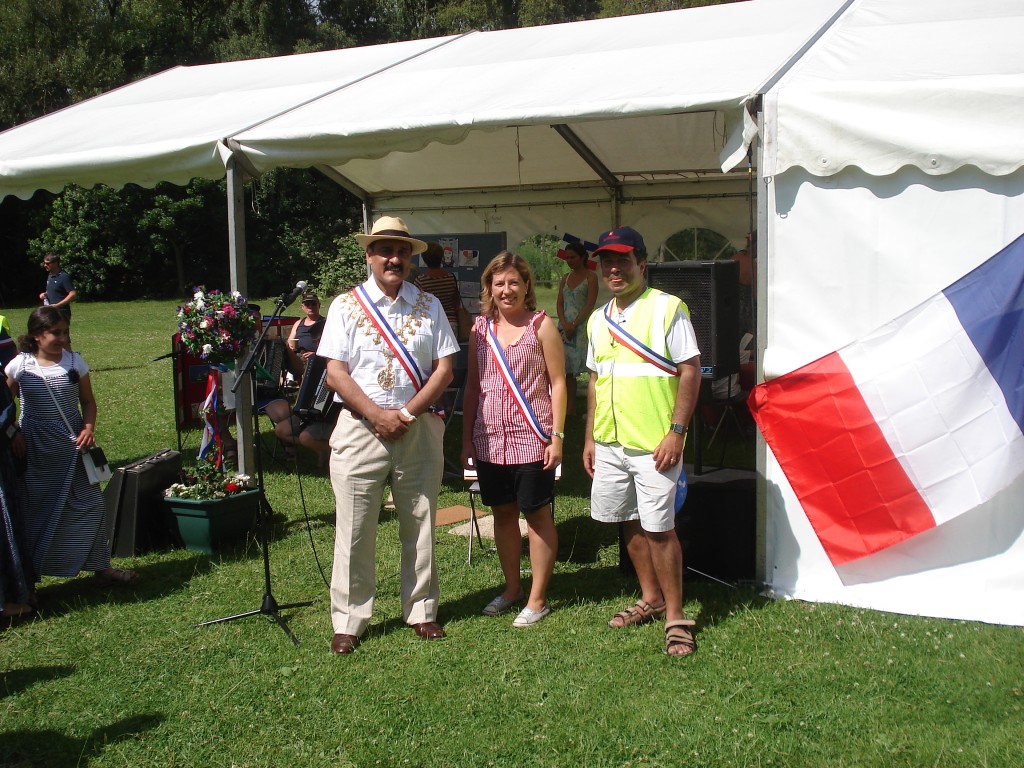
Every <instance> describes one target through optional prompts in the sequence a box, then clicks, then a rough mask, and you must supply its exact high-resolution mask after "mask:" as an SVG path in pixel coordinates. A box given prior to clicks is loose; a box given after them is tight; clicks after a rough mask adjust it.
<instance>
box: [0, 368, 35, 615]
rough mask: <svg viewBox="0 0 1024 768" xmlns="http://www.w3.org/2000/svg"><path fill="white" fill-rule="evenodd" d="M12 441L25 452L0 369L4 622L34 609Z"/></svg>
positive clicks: (0, 596) (0, 611) (0, 606)
mask: <svg viewBox="0 0 1024 768" xmlns="http://www.w3.org/2000/svg"><path fill="white" fill-rule="evenodd" d="M15 444H17V446H18V449H17V450H18V452H19V453H20V454H21V455H22V456H24V453H25V438H24V437H23V436H22V434H21V430H20V429H18V423H17V419H16V413H15V407H14V398H13V397H11V392H10V389H9V388H8V387H7V376H6V374H5V373H4V372H3V371H0V619H2V621H3V622H4V623H5V624H6V623H10V622H13V621H16V620H19V619H24V618H26V617H29V616H32V615H33V614H34V613H35V594H34V591H33V589H32V575H31V573H30V572H29V568H28V566H27V564H26V563H25V560H24V558H23V557H22V555H21V552H22V550H23V549H24V545H23V543H22V540H21V527H22V526H21V512H20V504H19V498H18V497H19V494H20V491H21V489H20V488H19V486H20V485H21V482H20V480H19V479H18V474H19V467H18V464H19V462H17V461H16V460H15V457H14V445H15ZM22 464H23V462H22ZM21 468H22V469H23V466H22V467H21Z"/></svg>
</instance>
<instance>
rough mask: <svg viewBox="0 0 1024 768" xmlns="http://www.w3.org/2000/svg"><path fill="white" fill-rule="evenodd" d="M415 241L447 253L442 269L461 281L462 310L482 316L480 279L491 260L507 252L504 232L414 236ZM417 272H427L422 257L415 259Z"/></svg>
mask: <svg viewBox="0 0 1024 768" xmlns="http://www.w3.org/2000/svg"><path fill="white" fill-rule="evenodd" d="M413 237H415V238H417V239H419V240H424V241H425V242H428V243H429V242H436V243H438V244H440V246H441V248H442V250H443V251H444V259H443V260H442V262H441V263H442V265H443V266H444V268H445V269H447V270H450V271H451V272H452V273H454V275H455V278H456V279H457V280H458V281H459V296H460V297H461V299H462V306H464V307H465V308H466V310H467V311H468V312H469V313H470V314H471V315H478V314H480V276H481V275H482V274H483V271H484V269H485V268H486V267H487V265H488V264H490V263H491V259H493V258H494V257H495V256H497V255H498V254H499V253H500V252H501V251H503V250H505V248H506V247H507V245H506V242H507V240H506V237H505V233H504V232H462V233H444V234H432V235H424V234H414V235H413ZM413 263H414V264H415V265H416V267H417V268H418V269H424V268H425V265H424V264H423V262H422V260H421V257H420V256H413Z"/></svg>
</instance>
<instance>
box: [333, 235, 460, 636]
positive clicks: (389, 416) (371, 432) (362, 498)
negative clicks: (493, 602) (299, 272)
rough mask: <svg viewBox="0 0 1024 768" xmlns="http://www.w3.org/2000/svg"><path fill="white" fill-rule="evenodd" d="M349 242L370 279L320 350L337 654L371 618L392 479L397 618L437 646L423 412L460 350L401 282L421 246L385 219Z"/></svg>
mask: <svg viewBox="0 0 1024 768" xmlns="http://www.w3.org/2000/svg"><path fill="white" fill-rule="evenodd" d="M355 237H356V240H357V241H358V242H359V244H360V245H362V246H363V247H364V248H365V249H366V263H367V264H368V265H369V267H370V278H369V279H368V280H367V281H366V282H365V283H363V284H362V285H360V286H357V287H356V288H355V289H354V290H352V291H350V292H347V293H343V294H342V295H341V296H338V297H337V298H336V299H335V300H334V302H333V303H332V304H331V308H330V310H328V312H327V324H326V325H325V326H324V333H323V336H322V337H321V339H320V346H319V348H318V349H317V354H318V355H320V356H321V357H325V358H327V383H328V386H330V388H331V389H332V390H334V392H336V393H337V394H338V395H339V396H340V399H341V401H342V408H343V410H342V411H341V414H340V415H339V416H338V423H337V425H336V426H335V428H334V432H333V433H332V434H331V440H330V445H331V460H330V467H331V485H332V486H333V488H334V495H335V500H336V517H337V520H336V526H337V531H336V535H335V542H334V570H333V574H332V577H331V621H332V624H333V625H334V637H333V638H332V639H331V652H332V653H336V654H349V653H352V652H353V651H354V650H355V649H356V648H357V647H358V645H359V642H360V640H359V638H360V636H361V635H362V634H363V632H364V631H366V627H367V625H368V624H369V621H370V617H371V615H372V612H373V601H374V596H375V592H376V586H375V585H376V578H375V568H376V559H375V545H376V540H377V521H378V518H379V516H380V506H381V499H382V497H383V492H384V484H385V482H387V481H388V479H389V478H390V482H391V492H392V495H393V497H394V503H395V507H396V512H397V515H398V518H399V527H398V535H399V538H401V540H402V565H401V591H402V618H403V619H404V620H405V623H406V624H408V625H409V626H411V627H412V628H413V630H414V631H415V632H416V634H417V635H418V636H419V637H421V638H423V639H424V640H435V639H438V638H442V637H444V630H443V629H442V628H441V625H440V624H438V623H437V604H438V597H439V585H438V578H437V565H436V563H435V561H434V521H435V518H436V515H437V496H438V493H439V491H440V489H441V474H442V472H443V470H444V446H443V439H444V420H443V419H442V418H440V417H439V416H438V415H436V414H435V413H433V412H432V410H431V405H432V404H433V403H434V402H435V401H436V400H437V399H438V397H440V396H441V393H442V392H444V390H445V388H446V387H447V386H448V383H449V382H450V381H451V380H452V357H453V355H454V354H455V353H456V352H458V350H459V343H458V341H456V340H455V334H454V333H452V329H451V325H450V324H449V323H448V318H447V317H446V316H445V313H444V309H443V308H442V307H441V303H440V302H439V301H438V300H437V298H435V297H434V296H433V295H431V294H429V293H427V292H426V291H422V290H420V289H419V288H417V287H416V286H415V285H414V284H412V283H410V282H408V280H407V279H406V278H407V277H408V275H409V266H410V263H411V262H412V257H413V255H414V254H417V253H422V252H423V251H424V250H425V249H426V247H427V244H426V243H424V242H423V241H422V240H417V239H416V238H414V237H410V236H409V230H408V229H407V228H406V226H405V223H404V222H403V221H402V220H401V219H399V218H395V217H391V216H382V217H381V218H380V219H378V220H377V221H376V222H374V225H373V228H372V231H371V233H370V234H368V235H364V234H359V235H356V236H355Z"/></svg>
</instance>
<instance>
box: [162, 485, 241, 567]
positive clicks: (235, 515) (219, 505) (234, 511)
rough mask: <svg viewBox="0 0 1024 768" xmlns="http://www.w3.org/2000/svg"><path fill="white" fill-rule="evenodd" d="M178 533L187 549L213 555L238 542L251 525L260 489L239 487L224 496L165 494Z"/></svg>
mask: <svg viewBox="0 0 1024 768" xmlns="http://www.w3.org/2000/svg"><path fill="white" fill-rule="evenodd" d="M164 501H165V502H166V503H167V506H168V508H169V509H170V511H171V517H172V519H173V520H174V523H175V527H176V529H177V531H178V535H179V536H180V537H181V541H182V543H183V544H184V545H185V548H186V549H187V550H189V551H190V552H203V553H204V554H207V555H212V554H213V553H214V551H215V550H216V549H218V548H220V547H224V546H228V545H231V544H237V543H238V542H240V541H243V540H245V537H246V536H247V535H248V534H249V532H250V531H251V530H252V529H253V525H254V524H255V522H256V513H257V511H258V510H259V503H260V496H259V490H256V489H254V490H251V491H242V492H241V493H235V494H232V495H230V496H226V497H225V498H223V499H180V498H178V497H177V496H167V497H165V498H164Z"/></svg>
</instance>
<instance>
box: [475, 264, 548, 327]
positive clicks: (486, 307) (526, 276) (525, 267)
mask: <svg viewBox="0 0 1024 768" xmlns="http://www.w3.org/2000/svg"><path fill="white" fill-rule="evenodd" d="M510 268H511V269H515V271H516V272H518V273H519V276H520V277H522V278H523V281H524V282H525V283H526V308H527V309H528V310H530V311H531V312H532V311H533V310H535V309H536V308H537V294H536V293H534V291H533V270H532V269H530V263H529V262H528V261H527V260H526V259H524V258H523V257H522V256H519V255H517V254H515V253H512V252H511V251H502V252H501V253H499V254H498V255H497V256H495V257H494V258H493V259H491V263H490V264H488V265H487V267H486V268H485V269H484V273H483V274H482V275H480V314H481V315H483V316H484V317H489V318H491V319H492V320H496V319H497V318H498V307H497V306H496V305H495V303H494V298H493V297H492V296H491V281H492V280H493V279H494V275H495V274H496V273H498V272H504V271H505V270H507V269H510Z"/></svg>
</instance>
